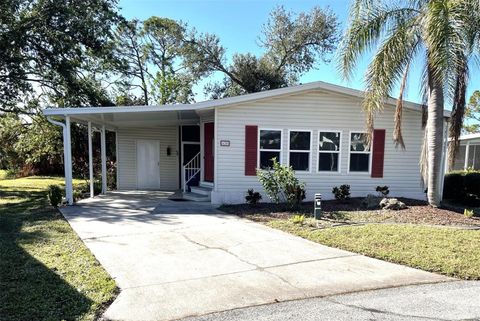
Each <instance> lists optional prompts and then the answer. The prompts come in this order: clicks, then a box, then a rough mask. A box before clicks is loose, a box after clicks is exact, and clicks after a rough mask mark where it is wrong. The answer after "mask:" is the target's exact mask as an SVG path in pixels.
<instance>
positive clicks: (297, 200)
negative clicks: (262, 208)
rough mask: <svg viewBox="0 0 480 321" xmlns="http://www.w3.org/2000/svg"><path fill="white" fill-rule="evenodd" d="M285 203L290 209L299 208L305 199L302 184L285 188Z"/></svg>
mask: <svg viewBox="0 0 480 321" xmlns="http://www.w3.org/2000/svg"><path fill="white" fill-rule="evenodd" d="M286 194H287V202H288V204H290V206H291V207H297V206H299V205H300V204H301V203H302V201H303V200H304V199H305V187H304V186H303V184H290V185H287V186H286Z"/></svg>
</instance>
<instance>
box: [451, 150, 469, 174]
mask: <svg viewBox="0 0 480 321" xmlns="http://www.w3.org/2000/svg"><path fill="white" fill-rule="evenodd" d="M466 151H467V146H459V148H458V152H457V154H456V155H455V164H454V165H453V170H462V169H464V167H465V156H466Z"/></svg>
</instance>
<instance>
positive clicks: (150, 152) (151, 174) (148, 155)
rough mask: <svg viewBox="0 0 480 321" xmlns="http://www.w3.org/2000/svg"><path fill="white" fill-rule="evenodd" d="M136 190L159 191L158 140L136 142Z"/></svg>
mask: <svg viewBox="0 0 480 321" xmlns="http://www.w3.org/2000/svg"><path fill="white" fill-rule="evenodd" d="M137 188H138V189H160V142H159V141H158V140H137Z"/></svg>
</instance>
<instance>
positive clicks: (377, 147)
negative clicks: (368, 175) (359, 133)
mask: <svg viewBox="0 0 480 321" xmlns="http://www.w3.org/2000/svg"><path fill="white" fill-rule="evenodd" d="M372 145H373V146H372V177H383V160H384V155H385V129H375V130H374V131H373V143H372Z"/></svg>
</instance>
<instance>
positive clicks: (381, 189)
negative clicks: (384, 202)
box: [375, 185, 390, 197]
mask: <svg viewBox="0 0 480 321" xmlns="http://www.w3.org/2000/svg"><path fill="white" fill-rule="evenodd" d="M375 191H376V192H378V196H383V197H387V195H388V194H390V190H389V189H388V186H386V185H385V186H377V188H375Z"/></svg>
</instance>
